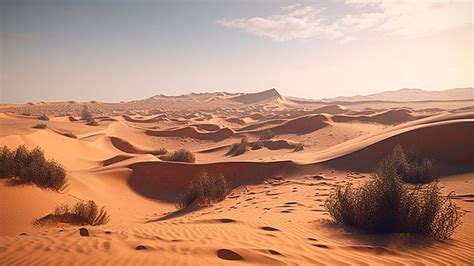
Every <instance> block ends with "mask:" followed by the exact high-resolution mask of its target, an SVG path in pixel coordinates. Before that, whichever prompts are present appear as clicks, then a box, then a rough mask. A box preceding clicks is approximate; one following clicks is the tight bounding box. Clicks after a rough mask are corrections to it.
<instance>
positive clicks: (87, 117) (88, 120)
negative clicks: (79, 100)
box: [81, 105, 99, 126]
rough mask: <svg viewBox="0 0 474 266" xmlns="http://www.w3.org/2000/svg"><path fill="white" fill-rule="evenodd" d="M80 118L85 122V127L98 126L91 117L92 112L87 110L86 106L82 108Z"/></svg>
mask: <svg viewBox="0 0 474 266" xmlns="http://www.w3.org/2000/svg"><path fill="white" fill-rule="evenodd" d="M81 118H82V119H84V120H85V121H86V125H88V126H98V125H99V123H98V122H97V121H96V120H95V118H94V116H93V115H92V112H91V111H90V110H89V107H87V105H85V106H84V108H83V109H82V112H81Z"/></svg>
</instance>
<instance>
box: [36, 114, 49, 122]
mask: <svg viewBox="0 0 474 266" xmlns="http://www.w3.org/2000/svg"><path fill="white" fill-rule="evenodd" d="M38 119H39V120H44V121H48V120H49V117H48V116H47V115H44V114H43V115H40V116H38Z"/></svg>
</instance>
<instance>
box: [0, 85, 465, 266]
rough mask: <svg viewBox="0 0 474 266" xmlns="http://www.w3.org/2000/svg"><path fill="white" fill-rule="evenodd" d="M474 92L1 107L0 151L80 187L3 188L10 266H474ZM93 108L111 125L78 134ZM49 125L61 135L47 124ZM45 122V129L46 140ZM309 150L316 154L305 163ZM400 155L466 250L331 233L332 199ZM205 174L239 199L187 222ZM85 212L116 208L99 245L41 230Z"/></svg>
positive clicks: (0, 224) (72, 230) (1, 240)
mask: <svg viewBox="0 0 474 266" xmlns="http://www.w3.org/2000/svg"><path fill="white" fill-rule="evenodd" d="M467 91H469V90H467ZM464 92H465V91H464V90H455V91H451V92H446V93H447V94H449V95H451V96H449V97H448V98H446V99H444V98H442V97H441V96H440V95H445V94H446V93H444V94H443V93H440V94H436V95H438V96H436V97H434V98H433V99H434V100H435V101H424V102H414V101H412V99H409V101H406V102H402V103H400V102H396V101H385V100H387V99H386V98H387V97H389V96H390V97H392V96H396V95H398V94H397V93H395V94H393V93H389V94H384V95H382V96H383V97H382V98H381V99H382V100H374V99H372V98H371V99H363V101H352V102H349V101H348V99H339V100H337V101H336V100H334V102H325V101H315V100H305V99H297V98H291V97H286V96H285V97H284V96H281V95H280V94H279V93H278V92H277V91H276V90H268V91H264V92H261V93H255V94H245V93H240V94H229V93H192V94H185V95H180V96H164V95H158V96H154V97H151V98H149V99H145V100H138V101H131V102H123V103H105V102H104V103H98V102H96V103H91V102H85V103H69V102H56V103H41V104H39V103H38V104H26V105H0V127H1V130H0V145H6V146H8V147H10V148H15V147H17V146H19V145H22V144H24V145H26V146H27V147H28V148H30V149H32V148H34V147H36V146H40V147H41V148H42V149H44V151H45V156H46V157H47V158H48V159H55V160H57V161H58V162H59V163H61V164H62V165H63V166H64V168H65V170H66V172H67V177H68V180H69V181H68V184H67V187H66V188H64V190H63V191H61V192H59V193H58V192H53V191H50V190H45V189H40V188H38V187H36V186H34V185H18V184H14V183H12V182H9V180H7V179H2V180H0V202H1V209H2V211H1V212H0V264H1V265H17V264H21V265H23V264H34V265H43V264H85V265H90V264H116V265H128V264H140V265H142V264H144V265H152V264H153V265H154V264H173V265H176V264H187V265H189V264H192V265H195V264H197V265H221V264H230V263H235V264H250V265H255V264H256V265H261V264H272V265H273V264H283V265H295V264H297V265H318V264H325V265H349V264H361V265H362V264H371V265H372V264H375V265H378V264H380V265H392V264H393V265H414V264H417V265H418V264H419V265H431V264H436V265H471V264H472V261H474V256H473V255H472V254H473V249H472V246H473V245H474V237H473V236H474V223H473V221H474V214H473V213H474V205H473V204H472V203H473V202H474V196H473V195H474V192H473V190H472V188H473V187H474V184H473V183H474V179H473V177H474V174H473V173H474V168H473V165H474V150H473V149H472V148H471V147H474V138H473V137H472V136H474V113H473V112H472V110H471V109H472V108H471V107H472V99H460V97H461V96H462V95H464ZM422 94H424V93H422ZM460 95H461V96H460ZM369 98H370V97H369ZM461 98H462V97H461ZM449 99H452V100H449ZM342 100H344V101H346V102H344V101H342ZM399 100H400V99H399ZM338 101H339V102H338ZM202 102H206V104H205V105H202V104H201V103H202ZM84 105H87V106H88V108H89V110H91V111H92V112H93V114H94V116H95V117H96V120H98V121H99V123H100V126H97V127H96V126H87V125H85V123H84V121H81V120H78V121H70V120H69V116H73V117H80V112H81V111H82V108H83V106H84ZM26 114H29V115H26ZM42 114H47V115H48V116H49V118H50V120H49V121H42V120H38V119H37V117H38V116H39V115H42ZM40 122H41V123H44V124H46V125H47V127H46V128H45V129H37V128H33V127H34V126H35V125H36V124H38V123H40ZM264 130H271V131H272V132H274V133H275V134H276V136H275V137H274V138H272V139H268V140H263V141H262V144H263V146H262V147H261V148H260V149H255V150H253V149H251V147H250V146H249V147H248V149H247V151H246V152H245V153H243V154H240V155H238V156H229V155H227V152H228V150H229V149H230V146H231V145H232V144H234V143H238V142H240V140H241V138H242V137H246V138H247V139H248V141H249V142H251V143H252V142H255V141H257V140H258V138H259V135H260V133H261V132H263V131H264ZM65 132H70V133H73V134H75V135H76V136H77V138H70V137H65V136H63V135H62V134H61V133H65ZM298 143H302V144H304V149H303V150H301V151H298V152H295V151H294V148H295V146H296V145H297V144H298ZM397 144H400V145H402V146H403V147H404V148H406V149H412V148H413V149H416V150H417V151H419V152H421V153H423V154H425V155H427V156H428V157H430V158H433V159H434V160H435V164H436V166H437V168H438V170H439V174H440V177H441V178H440V180H439V182H440V185H441V186H442V191H443V193H445V194H448V193H449V192H450V191H454V194H453V200H454V201H455V203H456V204H457V205H458V207H459V208H460V210H463V211H465V216H464V223H463V224H462V225H461V226H460V227H459V229H458V230H457V231H456V233H455V234H454V235H453V239H451V240H446V241H433V240H430V239H426V238H422V237H418V236H413V235H400V234H393V235H367V234H364V233H362V232H357V231H354V230H351V229H350V228H345V227H340V226H338V225H335V224H333V223H331V222H330V220H329V215H328V212H327V211H326V209H325V207H324V202H325V200H326V199H327V197H328V195H329V194H330V193H331V192H332V191H334V189H335V187H336V186H338V185H344V184H347V183H349V182H350V183H354V184H355V185H358V184H360V182H364V181H367V180H368V179H369V178H370V175H371V171H372V170H373V168H374V166H375V165H376V163H377V162H378V161H379V159H380V158H382V157H384V156H385V155H387V154H389V153H390V152H391V151H392V149H393V147H394V146H395V145H397ZM160 148H166V149H168V150H169V151H174V150H177V149H179V148H186V149H188V150H190V151H191V152H193V153H194V154H195V156H196V162H195V163H182V162H168V161H161V160H160V159H158V158H157V157H156V156H154V155H152V154H150V153H151V152H152V151H154V150H158V149H160ZM204 170H205V171H207V172H208V173H209V174H210V175H220V174H223V175H224V177H225V179H226V180H227V181H228V182H229V186H230V187H231V188H232V189H233V190H232V192H231V193H230V194H229V195H228V196H227V197H226V199H225V200H223V201H221V202H218V203H215V204H213V205H211V206H208V207H204V208H199V207H198V206H196V205H195V204H194V205H192V206H191V207H189V208H187V209H184V210H177V209H176V208H175V203H176V200H177V198H178V195H179V194H180V193H182V192H183V191H184V190H185V189H186V188H187V186H188V185H189V183H190V182H192V181H193V180H195V179H196V177H197V176H198V175H199V174H200V173H201V172H202V171H204ZM79 200H94V201H95V202H97V204H98V205H99V206H105V209H106V210H107V211H108V213H109V214H110V216H111V220H110V222H109V223H108V224H106V225H101V226H84V229H82V231H84V230H85V229H87V230H88V232H89V236H81V235H80V228H81V226H77V225H70V224H61V223H60V224H50V225H41V226H40V225H34V224H33V222H34V221H35V219H38V218H40V217H44V216H46V215H48V214H51V213H52V212H53V211H54V208H55V207H56V206H57V205H59V204H68V205H70V206H73V204H75V203H76V202H77V201H79Z"/></svg>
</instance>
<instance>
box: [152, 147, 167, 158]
mask: <svg viewBox="0 0 474 266" xmlns="http://www.w3.org/2000/svg"><path fill="white" fill-rule="evenodd" d="M167 153H168V150H167V149H165V148H159V149H157V150H153V151H151V154H153V155H155V156H159V155H164V154H167Z"/></svg>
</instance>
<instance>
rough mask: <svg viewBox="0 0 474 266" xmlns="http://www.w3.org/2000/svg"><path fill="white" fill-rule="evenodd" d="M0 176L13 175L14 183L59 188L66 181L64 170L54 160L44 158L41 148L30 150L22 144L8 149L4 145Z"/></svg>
mask: <svg viewBox="0 0 474 266" xmlns="http://www.w3.org/2000/svg"><path fill="white" fill-rule="evenodd" d="M0 166H1V170H0V177H1V178H10V177H15V178H16V180H14V181H15V182H16V183H33V184H35V185H37V186H39V187H42V188H48V189H52V190H55V191H59V190H61V189H62V188H63V187H64V186H65V185H66V183H67V178H66V171H65V170H64V168H63V167H62V166H61V165H60V164H59V163H57V162H55V161H54V160H46V159H45V158H44V152H43V150H42V149H41V148H39V147H36V148H34V149H33V150H32V151H28V149H27V148H26V147H25V146H24V145H22V146H19V147H18V148H17V149H16V150H14V151H10V150H9V149H8V148H7V147H6V146H4V147H3V149H2V152H1V154H0Z"/></svg>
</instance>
